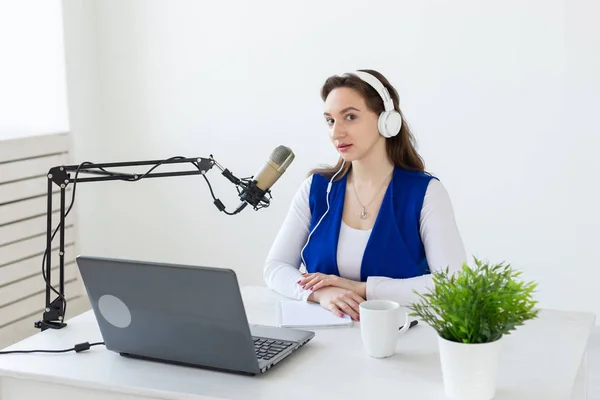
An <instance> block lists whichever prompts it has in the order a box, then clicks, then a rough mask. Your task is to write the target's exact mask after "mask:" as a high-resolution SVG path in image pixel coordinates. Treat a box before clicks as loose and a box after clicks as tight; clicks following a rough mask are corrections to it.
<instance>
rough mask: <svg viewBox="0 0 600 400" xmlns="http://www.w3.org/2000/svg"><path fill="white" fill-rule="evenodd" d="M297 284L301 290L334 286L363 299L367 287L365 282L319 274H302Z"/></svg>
mask: <svg viewBox="0 0 600 400" xmlns="http://www.w3.org/2000/svg"><path fill="white" fill-rule="evenodd" d="M298 284H299V285H301V286H302V288H303V289H307V290H313V291H316V290H319V289H322V288H324V287H327V286H334V287H338V288H342V289H347V290H351V291H353V292H354V293H356V294H357V295H359V296H360V297H362V298H363V299H364V298H365V297H366V290H367V285H366V283H365V282H356V281H353V280H350V279H345V278H341V277H339V276H337V275H325V274H322V273H320V272H315V273H314V274H308V273H305V274H302V279H300V280H299V281H298Z"/></svg>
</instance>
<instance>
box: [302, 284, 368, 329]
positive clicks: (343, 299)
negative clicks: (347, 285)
mask: <svg viewBox="0 0 600 400" xmlns="http://www.w3.org/2000/svg"><path fill="white" fill-rule="evenodd" d="M308 300H309V301H313V302H315V303H319V304H320V305H321V307H323V308H325V309H327V310H329V311H331V312H332V313H333V314H335V315H337V316H338V317H343V316H344V313H345V314H348V315H349V316H350V318H352V319H353V320H354V321H359V320H360V317H359V315H360V308H359V305H360V303H362V302H363V301H365V299H363V298H362V297H360V296H359V295H357V294H356V293H354V292H353V291H351V290H347V289H342V288H338V287H326V288H323V289H319V290H317V291H315V292H313V293H311V294H310V296H309V297H308Z"/></svg>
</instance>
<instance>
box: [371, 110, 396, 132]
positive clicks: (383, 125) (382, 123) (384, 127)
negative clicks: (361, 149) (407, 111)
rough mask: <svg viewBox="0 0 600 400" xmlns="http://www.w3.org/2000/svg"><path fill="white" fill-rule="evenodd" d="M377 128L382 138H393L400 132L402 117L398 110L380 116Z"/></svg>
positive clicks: (385, 112)
mask: <svg viewBox="0 0 600 400" xmlns="http://www.w3.org/2000/svg"><path fill="white" fill-rule="evenodd" d="M377 126H378V129H379V133H380V134H381V136H383V137H385V138H391V137H393V136H396V135H397V134H398V133H399V132H400V128H401V127H402V116H401V115H400V113H399V112H398V111H396V110H392V111H384V112H382V113H381V114H380V115H379V120H378V121H377Z"/></svg>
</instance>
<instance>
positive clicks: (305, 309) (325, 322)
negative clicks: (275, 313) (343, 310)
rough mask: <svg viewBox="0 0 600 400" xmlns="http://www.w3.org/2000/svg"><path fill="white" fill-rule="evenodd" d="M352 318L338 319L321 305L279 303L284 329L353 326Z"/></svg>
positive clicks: (280, 319)
mask: <svg viewBox="0 0 600 400" xmlns="http://www.w3.org/2000/svg"><path fill="white" fill-rule="evenodd" d="M351 325H352V318H350V316H349V315H347V314H344V316H343V317H338V316H337V315H335V314H333V313H332V312H331V311H329V310H326V309H324V308H323V307H321V306H320V305H319V304H315V303H306V302H304V301H299V300H285V301H280V302H279V326H281V327H283V328H318V327H334V326H351Z"/></svg>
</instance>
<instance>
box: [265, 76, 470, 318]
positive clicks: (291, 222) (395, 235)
mask: <svg viewBox="0 0 600 400" xmlns="http://www.w3.org/2000/svg"><path fill="white" fill-rule="evenodd" d="M321 97H322V99H323V101H324V103H325V112H324V114H323V115H324V118H325V121H326V123H327V126H328V129H329V136H330V139H331V142H332V144H333V145H334V146H335V148H336V149H337V151H338V152H339V154H340V159H339V161H338V163H337V165H335V166H334V167H332V168H324V169H316V170H313V171H311V173H310V174H309V177H308V178H307V179H306V180H305V181H304V182H303V184H302V185H301V187H300V188H299V190H298V191H297V193H296V196H295V197H294V200H293V203H292V205H291V207H290V209H289V212H288V214H287V216H286V218H285V220H284V222H283V225H282V227H281V229H280V230H279V232H278V234H277V236H276V238H275V241H274V243H273V245H272V247H271V250H270V252H269V255H268V257H267V259H266V262H265V265H264V279H265V282H266V284H267V285H268V286H269V287H270V288H271V289H273V290H275V291H276V292H279V293H281V294H283V295H285V296H287V297H290V298H295V299H299V300H304V301H311V302H316V303H320V304H321V306H323V307H324V308H326V309H328V310H330V311H331V312H333V313H334V314H336V315H339V316H342V315H343V313H346V314H348V315H350V316H351V317H352V318H353V319H354V320H358V319H359V304H360V303H361V302H363V301H364V300H365V299H389V300H394V301H397V302H399V303H400V304H402V305H407V304H408V303H410V302H412V301H414V300H416V295H415V294H414V291H415V290H416V291H420V292H423V291H424V290H425V289H426V288H428V287H430V285H431V284H432V279H431V272H432V271H434V270H440V269H445V268H446V267H448V268H449V269H450V270H451V271H456V270H458V269H459V268H460V267H461V265H462V263H463V262H465V261H466V254H465V249H464V246H463V242H462V239H461V236H460V234H459V231H458V228H457V226H456V222H455V218H454V212H453V209H452V204H451V202H450V199H449V196H448V193H447V192H446V190H445V188H444V186H443V185H442V184H441V182H440V181H439V180H438V179H437V178H435V177H433V176H431V175H430V174H428V173H426V172H425V170H424V165H423V161H422V159H421V157H420V156H419V154H418V153H417V151H416V150H415V148H414V146H413V136H412V134H411V132H410V130H409V128H408V126H407V124H406V122H405V121H404V118H403V116H402V113H401V111H400V108H399V100H398V93H397V91H396V90H395V89H394V88H393V87H392V86H391V84H390V83H389V82H388V80H387V79H386V78H385V77H384V76H383V75H382V74H380V73H379V72H377V71H373V70H360V71H356V72H354V73H349V74H344V75H342V76H332V77H329V78H328V79H327V80H326V81H325V84H324V85H323V87H322V90H321ZM302 265H303V266H304V268H305V269H306V272H305V273H302V272H301V271H300V267H301V266H302Z"/></svg>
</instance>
